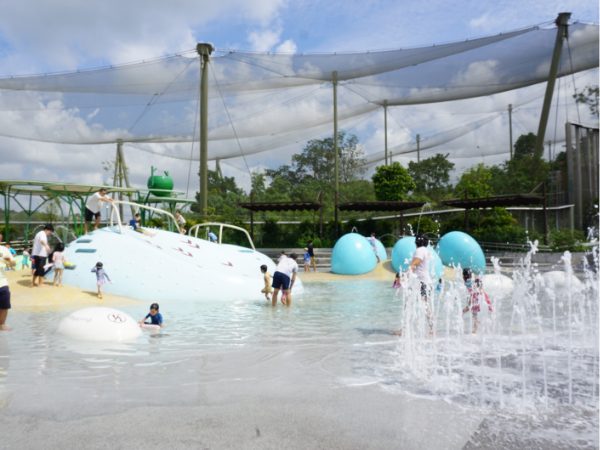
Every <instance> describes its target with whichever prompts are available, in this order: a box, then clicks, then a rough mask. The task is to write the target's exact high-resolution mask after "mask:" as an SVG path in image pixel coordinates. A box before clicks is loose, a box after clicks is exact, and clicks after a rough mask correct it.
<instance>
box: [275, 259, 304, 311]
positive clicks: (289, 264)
mask: <svg viewBox="0 0 600 450" xmlns="http://www.w3.org/2000/svg"><path fill="white" fill-rule="evenodd" d="M297 257H298V255H296V254H295V253H290V256H289V257H288V256H285V255H283V254H282V255H281V256H280V258H279V261H278V262H277V267H276V268H275V273H274V274H273V285H272V286H273V297H271V302H272V303H271V304H272V305H273V306H276V305H277V296H278V295H279V291H280V290H282V291H283V293H282V294H281V303H283V304H284V305H286V306H291V304H292V287H293V286H294V282H295V281H296V274H297V273H298V263H297V262H296V258H297Z"/></svg>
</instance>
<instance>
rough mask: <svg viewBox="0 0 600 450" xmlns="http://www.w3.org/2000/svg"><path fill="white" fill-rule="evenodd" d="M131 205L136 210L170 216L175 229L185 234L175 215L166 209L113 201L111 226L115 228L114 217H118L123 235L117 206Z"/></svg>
mask: <svg viewBox="0 0 600 450" xmlns="http://www.w3.org/2000/svg"><path fill="white" fill-rule="evenodd" d="M119 204H121V205H130V206H134V207H136V208H138V209H139V208H143V209H148V210H150V211H154V212H157V213H159V214H162V215H165V216H168V217H170V218H171V220H172V221H173V223H174V224H175V228H176V229H177V231H178V232H179V233H182V234H183V230H182V229H181V227H180V226H179V224H178V223H177V220H175V216H173V214H171V213H170V212H168V211H165V210H164V209H160V208H155V207H154V206H148V205H141V204H139V203H135V202H129V201H127V200H113V201H112V202H110V205H111V206H112V211H111V213H110V226H111V227H113V226H114V224H113V217H114V216H115V215H116V217H117V222H118V224H119V233H123V224H122V223H121V214H120V213H119V209H118V208H117V207H116V205H119Z"/></svg>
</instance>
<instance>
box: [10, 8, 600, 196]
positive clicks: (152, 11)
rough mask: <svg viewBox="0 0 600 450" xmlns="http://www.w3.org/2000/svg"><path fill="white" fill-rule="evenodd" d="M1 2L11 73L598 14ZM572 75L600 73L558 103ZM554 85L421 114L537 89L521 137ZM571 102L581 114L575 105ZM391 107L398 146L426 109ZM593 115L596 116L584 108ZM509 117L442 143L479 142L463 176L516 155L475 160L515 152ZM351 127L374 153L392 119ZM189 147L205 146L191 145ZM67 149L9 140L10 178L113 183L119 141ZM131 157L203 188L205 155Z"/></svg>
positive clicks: (324, 46)
mask: <svg viewBox="0 0 600 450" xmlns="http://www.w3.org/2000/svg"><path fill="white" fill-rule="evenodd" d="M0 5H1V8H2V15H0V76H1V77H7V76H16V75H24V74H39V73H50V72H62V71H70V70H82V69H88V68H93V67H99V66H106V65H118V64H124V63H129V62H133V61H140V60H146V59H152V58H156V57H160V56H164V55H169V54H174V53H179V52H184V51H188V50H191V49H193V48H195V46H196V43H197V42H210V43H212V44H213V45H214V46H215V47H216V48H217V49H218V50H220V51H226V50H229V49H236V50H245V51H258V52H266V51H267V52H288V53H314V52H348V51H367V50H385V49H395V48H407V47H420V46H427V45H431V44H441V43H448V42H455V41H463V40H465V39H470V38H477V37H482V36H487V35H493V34H497V33H500V32H506V31H510V30H515V29H519V28H522V27H526V26H530V25H535V24H542V23H548V22H552V21H553V20H554V19H555V18H556V16H557V14H558V13H559V12H563V11H568V12H571V13H572V17H571V20H572V21H577V20H578V21H582V22H593V23H598V2H597V1H596V0H564V1H555V0H539V1H538V0H521V1H517V0H505V1H503V0H496V1H483V0H473V1H456V2H448V1H441V0H429V1H422V0H419V1H416V0H403V1H398V0H396V1H394V0H361V1H355V0H345V1H341V0H339V1H338V0H329V1H316V0H295V1H290V0H253V1H251V2H249V1H247V0H221V1H219V2H215V1H208V0H171V1H169V2H165V1H157V0H129V1H124V2H123V1H119V2H116V1H114V0H104V1H95V0H92V1H88V2H81V1H77V0H53V1H52V2H50V1H41V0H38V1H32V0H21V1H16V0H4V1H2V2H0ZM573 80H575V81H573ZM573 82H574V83H576V86H577V87H578V88H582V87H583V86H584V85H586V84H598V72H597V70H595V71H591V72H587V73H585V74H580V75H578V76H577V77H575V78H573V79H570V80H565V82H564V84H563V85H562V86H563V89H562V91H563V97H562V100H560V99H559V100H558V102H559V106H560V105H561V102H562V103H564V105H565V109H566V108H567V106H568V104H569V102H570V95H571V93H572V90H573V86H572V83H573ZM568 83H571V84H570V85H569V84H568ZM543 89H544V86H539V85H538V86H533V87H532V88H528V89H527V90H522V91H520V92H518V93H514V92H513V93H506V94H499V95H497V96H488V97H486V98H481V99H479V100H477V101H472V102H465V103H462V104H456V103H454V102H447V103H445V104H441V105H427V106H424V107H423V108H422V110H421V112H422V114H420V115H419V116H418V119H419V120H421V121H423V120H427V119H428V118H432V117H434V116H433V110H434V109H435V111H436V116H435V117H436V119H435V120H436V122H439V123H438V126H439V129H440V130H447V129H451V128H453V127H456V126H459V125H460V124H462V123H465V122H468V121H469V120H473V118H471V116H469V114H470V111H471V108H472V109H473V114H474V113H475V112H477V111H481V110H482V107H483V106H484V105H488V106H489V108H490V109H491V110H494V108H495V109H497V108H498V105H508V103H511V102H517V101H518V100H522V99H523V98H529V97H531V98H532V101H531V102H528V103H526V104H524V105H522V107H521V108H520V109H519V110H518V111H516V112H515V114H514V116H513V134H514V135H515V139H516V136H519V135H520V134H524V133H528V132H534V133H535V132H536V131H537V125H538V122H537V121H538V119H537V117H538V115H539V110H540V108H541V96H542V95H543ZM0 96H2V91H0ZM29 100H30V101H31V99H29ZM34 100H35V99H34ZM453 103H454V104H453ZM15 108H17V109H18V108H19V106H18V105H17V106H15ZM570 108H571V110H570V111H571V112H570V114H571V116H570V117H571V118H573V114H574V112H573V106H572V103H571V106H570ZM440 111H442V115H441V116H440V115H439V114H440ZM444 111H445V114H446V115H444ZM561 111H562V109H561ZM389 114H390V117H389V125H388V141H389V142H390V145H394V144H401V143H402V142H404V141H406V140H410V139H414V135H415V130H416V129H417V128H418V124H416V123H415V122H416V118H413V119H412V120H411V118H407V117H406V116H405V115H404V114H403V110H402V108H395V109H390V113H389ZM565 114H567V116H568V114H569V113H568V112H567V113H565V112H561V113H560V115H559V116H558V117H556V118H555V117H552V116H551V118H550V122H549V127H548V132H547V133H548V134H547V136H557V140H560V135H561V134H563V131H562V129H564V125H562V124H561V123H564V119H565ZM583 114H584V115H585V111H583ZM63 117H64V111H54V112H52V114H48V115H46V116H45V119H44V120H45V121H46V123H43V124H40V123H32V124H31V126H36V127H45V128H46V129H49V130H51V129H52V127H53V126H54V125H55V124H56V123H58V122H59V121H60V120H62V118H63ZM440 117H442V119H440ZM443 118H446V119H443ZM555 119H558V120H555ZM0 120H2V119H0ZM4 120H5V119H4ZM585 120H589V118H586V117H584V120H583V121H585ZM553 122H554V123H556V124H557V125H556V126H554V123H553ZM506 123H507V120H506V117H505V116H504V117H500V118H499V119H498V120H494V121H492V122H491V123H489V124H487V125H485V126H482V127H481V128H478V129H477V130H475V131H473V132H472V133H469V134H468V135H465V136H464V137H463V138H461V139H460V140H457V141H456V142H453V143H452V144H448V145H447V146H445V147H443V148H440V152H442V153H446V152H458V153H456V154H459V152H460V151H461V149H464V148H467V147H468V148H469V149H471V152H470V153H469V154H470V155H471V157H468V158H467V157H465V158H462V159H456V160H455V163H456V171H455V173H454V174H453V177H454V179H456V177H458V176H459V174H460V173H461V171H463V170H464V169H465V168H467V167H469V166H470V165H473V164H475V163H478V162H484V163H486V164H498V163H501V162H502V161H504V160H505V159H506V157H507V156H508V155H506V154H504V155H497V156H486V154H485V152H484V151H482V156H481V158H473V157H472V154H473V151H472V150H473V149H479V148H484V147H485V148H486V149H488V150H486V152H488V153H489V154H493V153H495V152H496V153H498V152H501V151H502V149H504V150H506V151H508V150H507V149H508V147H509V144H508V143H507V142H508V140H507V139H508V138H507V134H508V132H507V125H506ZM80 125H81V124H80ZM81 126H86V124H85V123H84V124H83V125H81ZM352 131H353V132H356V133H357V134H359V135H360V139H361V145H363V146H364V148H365V150H366V151H367V150H369V149H372V148H379V149H380V148H381V146H382V142H383V122H382V121H381V119H380V118H377V117H371V118H368V119H366V120H364V121H363V122H361V123H358V124H355V125H354V128H353V129H352ZM186 145H187V147H189V148H190V152H194V147H193V145H192V144H186ZM557 145H560V144H557ZM490 146H492V147H493V148H491V147H490ZM68 147H69V148H68V149H66V148H65V146H64V145H59V144H47V143H40V142H34V141H25V140H19V139H12V138H0V171H1V173H2V175H1V176H0V179H36V180H42V181H64V182H71V183H103V182H110V181H112V180H110V178H111V177H110V176H109V173H108V172H106V171H104V170H103V169H102V165H103V161H107V160H110V159H112V158H114V146H106V145H104V146H97V147H96V148H90V147H89V146H68ZM301 148H302V143H297V145H295V146H291V148H290V149H289V151H288V152H283V153H279V154H277V155H268V154H264V153H261V154H258V155H254V156H252V157H251V158H247V159H246V160H242V159H240V158H238V159H237V160H228V161H224V162H223V163H222V169H223V172H224V173H225V175H229V176H234V177H236V180H237V181H238V183H239V184H240V186H242V187H244V188H246V189H247V187H248V183H249V167H251V168H252V169H254V170H260V169H264V168H268V167H276V166H277V165H279V164H285V163H289V161H290V157H291V154H293V153H294V152H299V151H300V150H301ZM490 148H491V149H490ZM196 151H197V145H196ZM475 153H477V152H475ZM433 154H434V153H430V154H429V155H430V156H432V155H433ZM465 155H466V153H465ZM415 157H416V155H410V156H408V157H404V158H401V159H399V160H400V161H401V162H402V163H403V164H407V162H408V161H409V160H410V159H411V158H415ZM126 160H127V163H128V165H129V167H130V178H131V181H132V184H133V185H134V186H144V185H145V182H146V179H147V177H148V176H149V172H150V168H149V165H150V164H152V165H155V166H157V167H158V168H159V169H160V170H168V171H169V172H170V174H171V175H172V176H173V177H174V178H175V188H176V189H178V190H181V191H184V192H186V191H187V192H188V196H189V197H192V196H193V194H194V192H195V191H197V189H198V180H197V176H196V175H195V174H196V172H197V163H196V162H193V163H188V162H186V161H181V160H174V159H170V158H164V157H160V156H157V155H152V154H150V153H147V152H139V151H137V150H136V149H135V147H131V148H127V149H126Z"/></svg>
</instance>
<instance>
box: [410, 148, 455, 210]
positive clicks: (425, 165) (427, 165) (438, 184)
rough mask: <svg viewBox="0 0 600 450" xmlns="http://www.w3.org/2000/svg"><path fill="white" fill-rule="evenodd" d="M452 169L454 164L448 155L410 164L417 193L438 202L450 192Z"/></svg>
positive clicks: (439, 154)
mask: <svg viewBox="0 0 600 450" xmlns="http://www.w3.org/2000/svg"><path fill="white" fill-rule="evenodd" d="M452 169H454V163H452V162H450V161H448V153H446V154H445V155H442V154H441V153H438V154H436V155H435V156H432V157H431V158H426V159H423V160H422V161H420V162H415V161H411V162H409V163H408V173H409V174H410V176H411V177H412V179H413V181H414V182H415V193H418V194H426V195H428V196H429V197H431V198H434V199H436V200H437V199H439V198H440V197H442V196H443V194H444V193H446V192H447V191H448V189H449V187H450V171H452Z"/></svg>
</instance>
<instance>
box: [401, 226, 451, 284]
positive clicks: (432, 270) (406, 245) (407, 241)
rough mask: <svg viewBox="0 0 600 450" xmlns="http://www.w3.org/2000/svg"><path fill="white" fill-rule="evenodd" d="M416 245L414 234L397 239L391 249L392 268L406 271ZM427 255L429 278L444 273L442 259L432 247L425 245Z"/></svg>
mask: <svg viewBox="0 0 600 450" xmlns="http://www.w3.org/2000/svg"><path fill="white" fill-rule="evenodd" d="M416 249H417V245H416V244H415V238H414V236H404V237H403V238H402V239H400V240H398V242H396V244H395V245H394V248H393V249H392V268H393V269H394V270H395V271H396V272H398V271H399V270H402V271H406V270H408V266H409V265H410V262H411V261H412V258H413V255H414V253H415V250H416ZM427 250H428V251H429V256H430V257H431V259H430V261H429V274H430V275H431V278H433V279H436V280H437V279H438V278H440V277H441V276H442V274H443V273H444V265H443V264H442V260H441V259H440V257H439V256H438V254H437V253H436V251H435V250H434V249H433V247H431V246H429V247H427Z"/></svg>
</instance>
